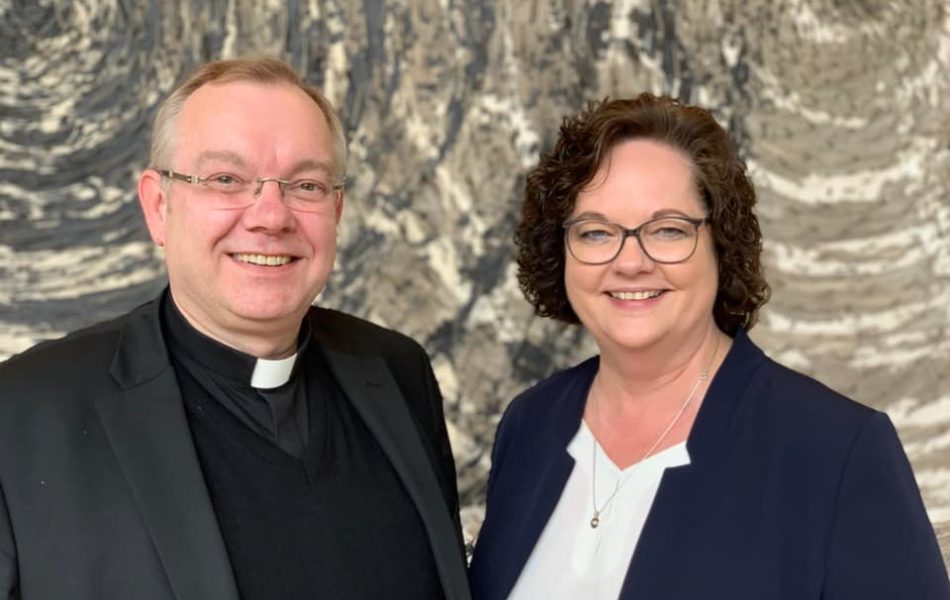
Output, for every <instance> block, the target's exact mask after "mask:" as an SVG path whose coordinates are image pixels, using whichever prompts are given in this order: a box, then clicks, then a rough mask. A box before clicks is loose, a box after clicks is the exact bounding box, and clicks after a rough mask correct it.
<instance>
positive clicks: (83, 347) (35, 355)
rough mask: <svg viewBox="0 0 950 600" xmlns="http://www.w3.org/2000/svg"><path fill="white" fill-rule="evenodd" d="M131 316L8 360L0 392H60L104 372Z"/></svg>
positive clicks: (0, 370) (0, 375)
mask: <svg viewBox="0 0 950 600" xmlns="http://www.w3.org/2000/svg"><path fill="white" fill-rule="evenodd" d="M134 312H135V311H133V313H128V314H125V315H122V316H120V317H117V318H115V319H112V320H110V321H105V322H102V323H98V324H95V325H92V326H90V327H86V328H84V329H80V330H77V331H74V332H72V333H69V334H67V335H66V336H64V337H62V338H58V339H53V340H48V341H44V342H41V343H39V344H37V345H35V346H33V347H32V348H29V349H28V350H25V351H24V352H22V353H20V354H16V355H14V356H12V357H10V358H9V359H8V360H7V361H5V362H3V363H0V389H4V390H6V391H7V392H11V391H13V390H15V389H17V388H18V387H19V386H22V385H29V386H31V389H32V390H33V391H36V390H38V389H42V388H43V387H52V388H62V387H63V385H64V382H68V381H72V380H77V381H79V380H83V379H88V378H89V377H90V376H94V375H95V374H96V373H106V372H108V370H109V366H110V364H111V361H112V358H113V353H114V351H115V348H116V346H117V344H118V342H119V338H120V337H121V335H122V331H123V328H124V325H125V323H126V321H127V320H128V319H129V318H130V315H132V314H134ZM4 395H7V394H4Z"/></svg>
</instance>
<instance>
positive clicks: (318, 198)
mask: <svg viewBox="0 0 950 600" xmlns="http://www.w3.org/2000/svg"><path fill="white" fill-rule="evenodd" d="M155 170H156V172H157V173H158V174H159V175H162V176H163V177H168V178H170V179H176V180H178V181H184V182H185V183H190V184H192V185H196V186H200V187H202V188H204V189H205V190H206V191H208V192H209V193H208V194H207V201H208V203H209V204H210V205H211V206H212V207H214V208H221V209H240V208H247V207H249V206H251V205H252V204H254V202H255V201H256V200H257V199H258V198H259V197H260V195H261V191H262V190H263V189H264V184H265V183H267V182H269V181H272V182H274V183H276V184H277V185H278V186H279V187H280V197H281V199H283V201H284V204H286V205H287V207H288V208H290V209H292V210H298V211H303V212H320V211H322V210H325V209H326V208H327V207H328V206H331V205H332V204H333V202H332V200H335V199H336V198H337V196H338V195H339V193H340V192H341V191H342V190H343V188H344V184H343V183H341V182H338V183H333V182H329V181H323V180H320V179H296V180H294V181H289V180H287V179H281V178H279V177H255V178H253V179H250V178H246V177H242V176H241V175H236V174H234V173H215V174H213V175H209V176H207V177H198V176H197V175H185V174H184V173H178V172H177V171H172V170H170V169H155Z"/></svg>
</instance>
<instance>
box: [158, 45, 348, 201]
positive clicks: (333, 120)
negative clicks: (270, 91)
mask: <svg viewBox="0 0 950 600" xmlns="http://www.w3.org/2000/svg"><path fill="white" fill-rule="evenodd" d="M232 81H250V82H255V83H263V84H274V83H289V84H291V85H294V86H296V87H298V88H299V89H300V90H302V91H303V92H304V93H305V94H307V96H309V97H310V98H311V99H313V101H314V103H315V104H316V105H317V106H318V107H319V108H320V111H321V112H322V113H323V116H324V117H325V118H326V120H327V125H328V126H329V128H330V136H331V138H332V139H333V161H334V171H335V172H334V179H336V180H337V182H338V183H342V182H343V179H344V178H345V175H346V137H345V136H344V134H343V125H342V123H341V122H340V118H339V117H338V116H337V114H336V112H335V111H334V110H333V105H332V104H330V101H329V100H327V99H326V97H325V96H324V95H323V94H322V93H320V91H319V90H317V89H316V88H314V87H311V86H309V85H307V83H306V82H305V81H304V80H303V79H302V78H301V77H300V75H298V74H297V72H296V71H295V70H294V69H293V68H292V67H291V66H290V65H288V64H287V63H285V62H283V61H279V60H276V59H273V58H239V59H233V60H216V61H213V62H209V63H205V64H204V65H202V66H200V67H198V69H196V70H195V71H194V72H193V73H192V74H191V75H190V76H189V77H188V79H186V80H185V82H184V83H182V84H181V85H180V86H178V87H177V88H176V89H175V91H173V92H172V93H171V95H170V96H168V98H166V99H165V101H164V102H162V104H161V105H160V106H159V108H158V113H157V114H156V115H155V123H154V124H153V126H152V142H151V145H150V147H149V165H150V166H151V167H152V168H160V169H165V168H169V167H170V166H171V164H170V163H171V158H172V152H173V151H174V148H173V145H174V137H175V125H176V123H177V122H178V117H179V116H180V114H181V110H182V107H183V106H184V105H185V101H186V100H188V98H189V97H190V96H191V95H192V94H193V93H195V92H196V91H198V89H199V88H200V87H202V86H204V85H206V84H209V83H228V82H232Z"/></svg>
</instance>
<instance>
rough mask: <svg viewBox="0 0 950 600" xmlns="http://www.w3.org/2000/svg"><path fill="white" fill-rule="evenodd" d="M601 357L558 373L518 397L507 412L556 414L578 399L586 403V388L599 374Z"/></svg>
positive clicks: (589, 359) (590, 359)
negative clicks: (584, 400) (598, 367)
mask: <svg viewBox="0 0 950 600" xmlns="http://www.w3.org/2000/svg"><path fill="white" fill-rule="evenodd" d="M598 364H599V357H596V356H595V357H592V358H588V359H587V360H585V361H583V362H581V363H579V364H577V365H574V366H573V367H570V368H567V369H563V370H561V371H557V372H556V373H554V374H552V375H550V376H548V377H546V378H545V379H542V380H541V381H539V382H537V383H535V384H534V385H532V386H531V387H529V388H527V389H526V390H524V391H523V392H521V393H520V394H518V395H517V396H516V397H515V398H514V399H513V400H512V401H511V404H509V405H508V409H507V411H506V412H507V413H513V414H521V413H527V414H529V415H533V414H535V413H542V414H554V413H555V412H556V411H558V410H559V409H567V408H569V407H570V405H572V404H575V403H576V401H577V400H578V399H580V401H581V402H583V399H584V397H585V396H586V392H587V388H588V387H589V386H590V382H591V381H592V380H593V378H594V375H595V374H596V373H597V366H598Z"/></svg>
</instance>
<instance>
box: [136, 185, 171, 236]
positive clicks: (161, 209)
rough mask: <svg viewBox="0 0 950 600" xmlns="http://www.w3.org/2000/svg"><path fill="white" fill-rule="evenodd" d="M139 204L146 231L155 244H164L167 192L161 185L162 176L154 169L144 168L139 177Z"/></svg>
mask: <svg viewBox="0 0 950 600" xmlns="http://www.w3.org/2000/svg"><path fill="white" fill-rule="evenodd" d="M138 190H139V204H140V205H141V206H142V213H143V214H144V215H145V225H146V226H148V233H149V235H151V236H152V241H153V242H155V245H157V246H164V245H165V217H166V213H167V212H168V193H167V191H166V190H165V188H164V187H163V186H162V176H161V175H159V174H158V172H157V171H155V170H154V169H146V170H145V171H143V172H142V175H141V177H139V187H138Z"/></svg>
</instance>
